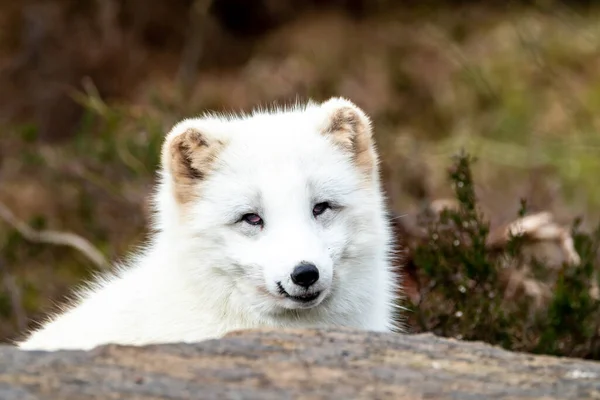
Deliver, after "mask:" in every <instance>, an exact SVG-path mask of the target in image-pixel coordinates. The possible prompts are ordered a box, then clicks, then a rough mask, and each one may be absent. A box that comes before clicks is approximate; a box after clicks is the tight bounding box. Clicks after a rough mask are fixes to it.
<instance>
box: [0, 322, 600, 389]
mask: <svg viewBox="0 0 600 400" xmlns="http://www.w3.org/2000/svg"><path fill="white" fill-rule="evenodd" d="M0 399H2V400H12V399H15V400H17V399H18V400H26V399H257V400H258V399H260V400H268V399H307V400H308V399H411V400H412V399H464V400H471V399H600V363H594V362H588V361H583V360H575V359H565V358H562V359H561V358H555V357H546V356H533V355H527V354H517V353H511V352H507V351H504V350H501V349H499V348H495V347H491V346H488V345H485V344H482V343H468V342H461V341H454V340H447V339H441V338H437V337H434V336H432V335H428V334H427V335H394V334H374V333H365V332H356V331H347V330H326V331H325V330H321V331H314V330H304V331H300V330H285V331H282V330H263V331H245V332H236V333H233V334H230V335H228V336H227V337H225V338H223V339H220V340H211V341H206V342H203V343H198V344H173V345H156V346H147V347H127V346H114V345H110V346H103V347H99V348H97V349H95V350H92V351H89V352H80V351H61V352H49V353H46V352H23V351H19V350H18V349H16V348H13V347H9V346H2V347H0Z"/></svg>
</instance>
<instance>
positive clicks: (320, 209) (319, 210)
mask: <svg viewBox="0 0 600 400" xmlns="http://www.w3.org/2000/svg"><path fill="white" fill-rule="evenodd" d="M328 208H331V206H330V205H329V203H327V202H323V203H318V204H315V206H314V207H313V211H312V212H313V215H314V216H315V217H318V216H319V215H321V214H323V213H324V212H325V211H327V209H328Z"/></svg>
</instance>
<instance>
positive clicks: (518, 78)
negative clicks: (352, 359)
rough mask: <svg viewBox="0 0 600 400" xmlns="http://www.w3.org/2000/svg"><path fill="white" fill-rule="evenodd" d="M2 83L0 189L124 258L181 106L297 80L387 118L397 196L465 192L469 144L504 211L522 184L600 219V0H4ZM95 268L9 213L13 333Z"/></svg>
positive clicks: (235, 98) (416, 201)
mask: <svg viewBox="0 0 600 400" xmlns="http://www.w3.org/2000/svg"><path fill="white" fill-rule="evenodd" d="M0 94H1V95H0V127H1V131H0V132H1V133H0V202H1V203H2V204H3V205H5V206H6V208H8V209H9V210H11V212H12V213H14V215H15V216H17V217H18V218H19V219H21V220H23V221H25V222H26V223H28V224H29V225H30V226H32V227H33V228H35V229H53V230H64V231H69V232H73V233H76V234H78V235H81V236H82V237H84V238H86V239H88V240H89V241H91V242H92V243H93V244H94V245H95V246H96V247H97V248H98V249H99V250H100V251H101V252H102V253H103V254H104V255H105V256H106V257H107V258H108V259H110V260H112V261H118V260H119V259H121V258H123V257H125V256H126V255H127V252H128V251H129V250H130V249H132V246H135V245H139V244H141V243H142V241H143V240H144V238H145V236H144V235H145V234H146V224H147V222H148V207H147V206H148V195H149V193H150V192H151V190H152V185H153V183H154V177H155V175H154V174H155V169H156V167H157V162H158V156H159V148H160V145H161V142H162V137H163V135H164V133H165V132H166V131H167V130H168V129H169V128H170V126H171V125H172V124H173V123H174V122H176V121H177V120H178V119H180V118H182V117H185V116H190V115H194V114H198V113H200V112H203V111H205V110H207V109H210V110H214V111H240V110H248V109H250V108H251V107H253V106H255V105H258V104H263V105H264V104H271V103H274V102H277V103H279V104H283V103H289V102H293V101H295V100H296V98H300V99H307V98H313V99H315V100H325V99H326V98H328V97H329V96H334V95H341V96H346V97H348V98H350V99H351V100H353V101H354V102H355V103H357V104H358V105H359V106H361V107H362V108H363V109H364V110H365V111H366V112H367V113H368V114H369V115H370V116H371V117H372V119H373V121H374V126H375V132H376V139H377V141H378V143H379V148H380V151H381V153H382V160H383V174H384V179H385V186H386V190H387V192H388V195H389V198H390V203H391V206H392V209H393V210H394V211H395V212H396V213H397V214H411V213H414V212H416V211H417V210H419V209H420V207H421V206H422V205H423V204H426V203H428V202H431V201H432V200H435V199H440V198H448V197H452V196H453V192H452V186H451V185H450V184H449V181H448V179H447V172H446V170H447V168H448V167H449V166H450V164H451V162H452V161H451V158H450V157H451V156H452V155H453V154H455V153H456V152H457V151H458V149H460V148H464V149H466V150H467V151H468V152H469V153H470V154H472V155H474V156H476V157H477V158H478V162H477V163H476V165H475V166H473V175H474V180H475V183H476V186H475V193H476V195H477V197H478V199H479V202H480V205H481V207H482V208H483V209H485V211H486V216H487V217H488V218H489V220H490V223H491V225H492V226H498V225H500V224H502V223H504V222H508V221H510V220H512V219H514V217H516V215H517V212H518V210H519V208H520V202H519V201H520V199H521V198H524V199H526V200H527V204H528V207H529V209H530V210H532V211H550V212H552V213H553V215H554V216H555V218H556V219H557V221H559V222H560V223H562V224H566V225H570V224H571V222H572V220H573V219H574V218H575V217H577V216H582V217H583V218H582V229H584V230H585V229H587V230H588V231H589V230H591V229H592V228H593V227H594V226H595V225H596V223H597V221H598V217H600V213H599V211H598V210H599V208H598V206H599V205H600V185H599V184H598V177H599V176H600V134H599V131H598V128H599V123H600V115H599V113H598V112H597V110H598V109H599V107H600V5H599V6H596V5H595V4H594V3H593V2H583V1H581V2H569V3H566V2H558V1H551V0H547V1H538V2H535V1H528V2H517V1H508V2H506V1H389V0H372V1H369V0H328V1H325V0H322V1H318V0H312V1H308V0H307V1H302V0H246V1H242V0H215V1H208V0H203V1H192V0H186V1H184V0H170V1H163V0H155V1H152V2H147V1H142V0H121V1H119V0H96V1H92V0H85V1H84V0H46V1H28V2H14V1H0ZM95 271H96V269H95V267H94V265H93V264H91V263H90V262H89V260H87V259H86V258H85V257H83V256H82V255H81V254H80V253H79V252H77V251H75V250H73V249H71V248H69V247H64V246H53V245H44V244H39V243H32V242H30V241H28V240H25V239H24V238H23V237H22V235H21V234H19V232H17V230H15V229H14V228H13V227H12V226H11V225H10V224H7V223H5V222H4V221H0V340H9V339H12V338H15V337H16V335H17V332H19V331H22V330H23V329H24V328H25V327H26V326H28V325H30V324H31V323H32V321H33V320H34V319H39V318H40V317H41V316H43V315H44V313H45V312H47V311H48V310H53V309H55V308H54V307H55V304H56V303H60V302H61V301H62V299H63V298H64V296H65V294H67V293H68V292H69V290H70V289H72V288H73V287H74V286H75V285H77V284H79V283H81V282H82V281H83V280H84V279H85V278H88V277H90V276H91V275H92V274H93V273H94V272H95ZM423 326H427V324H425V325H421V327H420V328H419V327H416V326H415V327H411V328H410V329H412V330H413V331H419V330H422V327H423ZM595 334H596V336H597V332H596V333H595Z"/></svg>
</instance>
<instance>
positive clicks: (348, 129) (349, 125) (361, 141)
mask: <svg viewBox="0 0 600 400" xmlns="http://www.w3.org/2000/svg"><path fill="white" fill-rule="evenodd" d="M321 109H322V110H323V111H324V112H325V114H326V119H325V121H324V123H323V125H322V128H321V133H322V134H323V135H325V136H328V137H329V138H330V139H331V140H332V141H333V143H334V144H336V145H337V146H339V147H340V148H341V149H343V150H344V151H346V152H349V153H351V154H352V156H353V159H354V161H355V162H356V165H357V166H358V167H359V168H360V169H362V170H364V171H365V172H367V173H371V172H373V169H374V168H375V167H376V165H377V153H376V152H375V148H374V143H373V132H372V129H371V121H370V120H369V117H368V116H367V114H365V112H364V111H363V110H361V109H360V108H359V107H357V106H356V105H355V104H354V103H352V102H351V101H350V100H346V99H344V98H341V97H334V98H331V99H329V100H327V101H326V102H324V103H322V104H321Z"/></svg>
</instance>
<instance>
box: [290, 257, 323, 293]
mask: <svg viewBox="0 0 600 400" xmlns="http://www.w3.org/2000/svg"><path fill="white" fill-rule="evenodd" d="M291 276H292V282H294V283H295V284H296V285H299V286H302V287H305V288H307V287H309V286H310V285H312V284H313V283H315V282H316V281H318V280H319V270H318V269H317V267H315V265H314V264H311V263H307V262H303V263H300V264H298V265H296V268H294V271H293V272H292V275H291Z"/></svg>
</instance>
